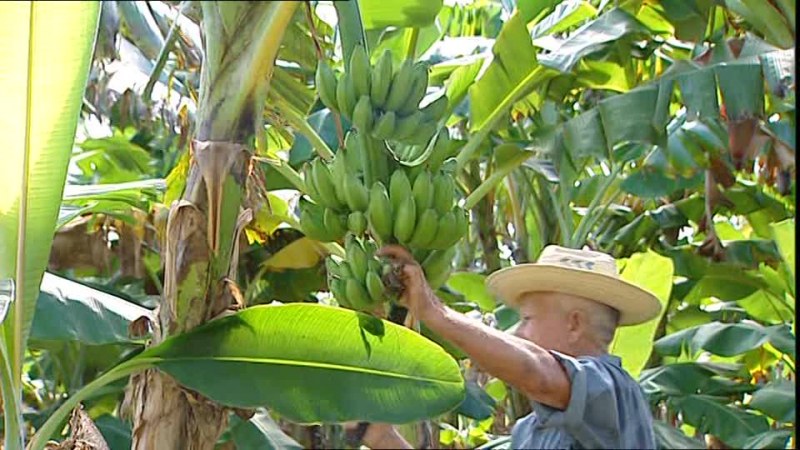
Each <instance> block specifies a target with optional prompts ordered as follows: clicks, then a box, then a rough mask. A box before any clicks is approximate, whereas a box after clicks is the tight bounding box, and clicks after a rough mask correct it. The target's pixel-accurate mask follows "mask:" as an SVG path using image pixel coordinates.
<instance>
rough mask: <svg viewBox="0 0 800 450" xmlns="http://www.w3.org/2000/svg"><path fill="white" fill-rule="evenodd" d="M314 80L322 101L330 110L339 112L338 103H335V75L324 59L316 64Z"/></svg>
mask: <svg viewBox="0 0 800 450" xmlns="http://www.w3.org/2000/svg"><path fill="white" fill-rule="evenodd" d="M314 82H315V83H316V86H317V92H318V93H319V98H320V100H322V103H324V104H325V106H327V107H328V108H330V109H331V111H334V112H339V105H338V104H337V103H336V75H334V74H333V70H331V68H330V66H328V64H327V63H325V61H320V62H319V64H317V73H316V75H315V77H314Z"/></svg>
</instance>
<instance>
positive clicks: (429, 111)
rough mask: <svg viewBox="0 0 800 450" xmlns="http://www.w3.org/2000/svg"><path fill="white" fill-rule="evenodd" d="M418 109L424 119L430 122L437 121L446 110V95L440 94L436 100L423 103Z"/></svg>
mask: <svg viewBox="0 0 800 450" xmlns="http://www.w3.org/2000/svg"><path fill="white" fill-rule="evenodd" d="M420 111H421V112H422V115H424V116H425V118H426V119H428V120H430V121H431V122H438V121H439V120H441V119H442V117H443V116H444V113H445V111H447V96H446V95H442V96H440V97H439V98H437V99H436V100H434V101H432V102H430V103H428V104H427V105H425V107H424V108H422V109H421V110H420Z"/></svg>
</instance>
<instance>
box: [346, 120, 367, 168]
mask: <svg viewBox="0 0 800 450" xmlns="http://www.w3.org/2000/svg"><path fill="white" fill-rule="evenodd" d="M344 147H345V165H346V166H347V174H348V175H349V176H355V175H358V174H359V173H361V170H362V166H361V155H362V154H363V153H362V151H361V139H359V137H358V132H357V131H356V130H350V131H349V132H348V133H347V137H346V138H345V140H344Z"/></svg>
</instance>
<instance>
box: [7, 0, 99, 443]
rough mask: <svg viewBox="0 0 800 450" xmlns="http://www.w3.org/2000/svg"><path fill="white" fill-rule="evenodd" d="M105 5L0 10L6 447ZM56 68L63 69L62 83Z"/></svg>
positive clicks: (19, 439) (16, 437)
mask: <svg viewBox="0 0 800 450" xmlns="http://www.w3.org/2000/svg"><path fill="white" fill-rule="evenodd" d="M98 18H99V4H98V3H53V4H49V3H42V2H27V1H26V2H14V3H7V4H4V5H3V6H2V7H0V21H2V30H3V31H2V32H0V33H2V39H3V42H4V44H3V51H2V61H3V66H2V69H0V70H1V71H2V72H1V73H2V76H0V88H1V89H2V90H3V92H5V93H6V94H5V99H6V104H7V105H8V107H9V108H13V109H14V110H15V111H17V113H16V114H12V115H7V116H5V117H4V119H3V120H2V122H0V130H2V132H3V135H4V136H6V141H7V145H5V146H4V147H3V150H2V157H3V161H4V163H3V165H2V169H0V170H1V171H2V176H1V177H0V180H2V181H0V188H2V191H3V196H2V200H0V255H2V256H0V280H2V285H3V286H4V287H6V289H5V292H4V293H3V296H2V298H3V300H4V304H3V306H2V307H0V311H2V315H0V321H2V333H0V350H2V351H1V352H0V355H2V356H0V371H2V376H0V378H2V380H3V383H2V393H3V403H4V408H5V414H4V417H5V440H6V443H5V447H6V448H22V446H23V441H24V432H23V428H22V422H21V413H22V411H21V410H20V409H19V405H20V400H21V385H22V361H23V353H24V351H25V346H26V341H27V338H28V335H29V333H30V327H31V322H32V320H33V313H34V311H35V310H36V298H37V296H38V293H39V284H40V282H41V280H42V276H43V273H44V269H45V264H46V262H47V255H48V253H49V251H50V244H51V243H52V239H53V229H54V227H55V224H56V220H57V218H58V210H59V205H60V203H61V193H62V191H63V189H64V182H65V179H66V171H67V162H68V161H69V156H70V153H71V152H72V144H73V139H74V136H75V126H76V123H77V121H78V115H79V111H80V106H81V99H82V97H83V91H84V88H85V86H86V80H87V76H88V68H89V63H90V61H91V56H92V49H93V47H94V41H95V36H96V30H97V23H98ZM53 67H58V72H57V74H56V73H54V72H53Z"/></svg>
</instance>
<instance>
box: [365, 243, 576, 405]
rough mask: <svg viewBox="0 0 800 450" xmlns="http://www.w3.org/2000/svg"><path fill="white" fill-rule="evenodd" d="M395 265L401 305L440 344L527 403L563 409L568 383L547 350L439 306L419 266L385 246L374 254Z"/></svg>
mask: <svg viewBox="0 0 800 450" xmlns="http://www.w3.org/2000/svg"><path fill="white" fill-rule="evenodd" d="M378 254H379V255H381V256H387V257H389V258H390V259H392V260H393V261H394V263H395V264H398V265H400V267H401V270H400V272H399V273H398V275H399V276H400V278H401V280H400V281H401V282H402V283H403V286H404V293H403V298H402V302H403V303H404V304H405V306H406V307H407V308H408V309H409V311H410V312H411V313H412V314H414V316H415V317H416V318H417V319H419V320H421V321H422V322H424V323H425V325H426V326H428V328H430V329H431V330H433V331H434V332H436V333H437V334H438V335H440V336H441V337H442V338H444V339H446V340H447V341H449V342H452V343H453V344H454V345H456V346H457V347H458V348H460V349H461V350H462V351H463V352H464V353H466V354H467V355H468V356H469V357H470V358H471V359H472V360H473V361H474V362H475V363H477V364H478V365H479V366H481V367H482V368H483V369H484V370H486V371H487V372H489V373H490V374H491V375H493V376H495V377H497V378H499V379H501V380H503V381H505V382H507V383H509V384H510V385H512V386H514V387H515V388H517V389H519V390H520V391H521V392H522V393H524V394H525V395H526V396H527V397H529V398H531V399H532V400H535V401H538V402H541V403H544V404H546V405H549V406H552V407H555V408H559V409H565V408H566V407H567V405H568V404H569V397H570V381H569V377H568V376H567V374H566V372H565V370H564V368H563V367H562V366H561V364H560V363H559V362H558V360H556V358H555V357H554V356H553V355H552V354H550V352H548V351H547V350H545V349H543V348H542V347H539V346H537V345H536V344H534V343H533V342H529V341H527V340H525V339H522V338H518V337H516V336H513V335H511V334H508V333H504V332H502V331H500V330H496V329H494V328H492V327H490V326H488V325H485V324H483V323H480V322H476V321H474V320H472V319H469V318H468V317H466V316H464V315H463V314H461V313H459V312H457V311H454V310H452V309H450V308H448V307H447V306H446V305H444V304H443V303H442V302H441V301H440V300H439V299H438V298H437V297H436V295H435V294H434V293H433V291H432V290H431V288H430V286H429V285H428V282H427V280H426V279H425V274H424V272H423V271H422V268H421V267H420V265H419V263H417V262H416V261H414V258H413V257H412V256H411V254H410V253H409V252H408V251H407V250H406V249H405V248H403V247H401V246H397V245H389V246H386V247H384V248H382V249H381V250H380V251H379V252H378Z"/></svg>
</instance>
